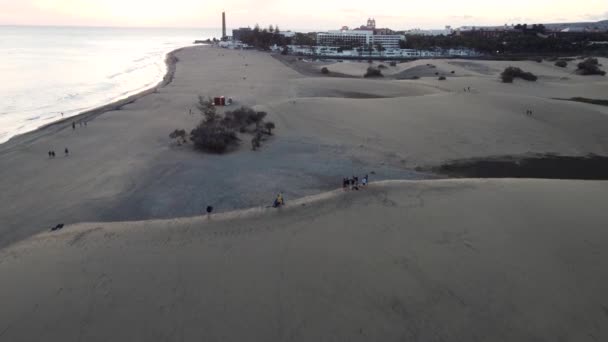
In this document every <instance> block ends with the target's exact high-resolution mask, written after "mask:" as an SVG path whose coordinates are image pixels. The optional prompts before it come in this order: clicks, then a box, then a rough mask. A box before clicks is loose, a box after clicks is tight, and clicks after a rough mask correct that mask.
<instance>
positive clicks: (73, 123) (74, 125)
mask: <svg viewBox="0 0 608 342" xmlns="http://www.w3.org/2000/svg"><path fill="white" fill-rule="evenodd" d="M75 129H76V122H74V121H72V130H75Z"/></svg>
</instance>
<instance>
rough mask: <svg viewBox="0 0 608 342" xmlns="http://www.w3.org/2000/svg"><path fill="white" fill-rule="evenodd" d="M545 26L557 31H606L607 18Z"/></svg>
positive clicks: (607, 29)
mask: <svg viewBox="0 0 608 342" xmlns="http://www.w3.org/2000/svg"><path fill="white" fill-rule="evenodd" d="M544 25H545V27H546V28H547V29H549V30H553V31H557V30H560V31H561V30H566V29H570V30H575V31H579V30H580V31H582V30H601V31H608V20H602V21H597V22H575V23H552V24H544Z"/></svg>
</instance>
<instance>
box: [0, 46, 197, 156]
mask: <svg viewBox="0 0 608 342" xmlns="http://www.w3.org/2000/svg"><path fill="white" fill-rule="evenodd" d="M192 47H193V46H185V47H181V48H178V49H175V50H173V51H170V52H168V53H167V54H166V55H165V65H166V67H167V71H166V73H165V75H164V76H163V79H162V80H161V81H160V82H158V83H157V84H156V85H154V86H152V87H151V88H148V89H144V90H142V91H140V92H138V93H135V94H133V95H130V96H127V97H126V98H123V99H119V100H116V101H114V102H110V103H107V104H104V105H101V106H98V107H96V108H93V109H89V110H86V111H84V112H82V113H78V114H76V115H74V116H70V117H67V118H62V119H60V120H57V121H53V122H50V123H47V124H44V125H42V126H40V127H38V128H36V129H34V130H32V131H29V132H25V133H22V134H18V135H15V136H12V137H11V138H10V139H9V140H7V141H5V142H3V143H0V153H2V152H6V151H7V150H10V148H11V147H16V146H18V145H21V144H24V143H25V144H27V143H31V142H34V141H36V139H38V138H39V137H40V136H43V135H45V134H46V133H47V132H48V133H55V132H57V131H59V130H61V129H63V128H65V127H68V126H69V125H70V123H71V122H73V121H80V120H83V119H93V118H95V117H97V116H99V115H102V114H104V113H107V112H110V111H113V110H120V109H121V108H122V107H124V106H126V105H128V104H131V103H133V102H135V101H137V100H139V99H141V98H142V97H144V96H147V95H150V94H152V93H155V92H156V91H158V89H160V88H164V87H166V86H168V85H169V84H171V82H173V79H174V77H175V70H176V69H177V63H178V62H179V59H178V58H177V57H176V54H177V53H179V52H180V51H183V50H184V49H188V48H192ZM52 128H56V129H52Z"/></svg>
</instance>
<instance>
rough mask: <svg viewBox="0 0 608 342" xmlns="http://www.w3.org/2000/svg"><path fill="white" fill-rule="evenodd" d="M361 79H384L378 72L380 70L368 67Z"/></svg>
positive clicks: (380, 72)
mask: <svg viewBox="0 0 608 342" xmlns="http://www.w3.org/2000/svg"><path fill="white" fill-rule="evenodd" d="M363 77H365V78H370V77H384V75H382V71H380V69H377V68H374V67H371V66H370V67H369V68H367V71H366V72H365V75H363Z"/></svg>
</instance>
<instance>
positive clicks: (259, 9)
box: [0, 0, 608, 30]
mask: <svg viewBox="0 0 608 342" xmlns="http://www.w3.org/2000/svg"><path fill="white" fill-rule="evenodd" d="M222 10H225V11H226V13H227V18H228V27H229V28H235V27H240V26H253V25H255V24H256V23H259V24H260V25H261V26H265V27H266V26H268V25H269V24H273V25H277V24H278V25H279V26H280V28H281V29H282V30H287V29H310V30H313V29H317V30H321V29H339V28H340V27H342V26H344V25H346V26H350V27H356V26H359V25H362V24H364V23H365V22H366V21H367V18H368V17H374V18H375V19H376V24H377V26H378V27H389V28H392V29H409V28H442V27H443V26H445V25H452V26H462V25H478V26H479V25H502V24H505V23H508V24H511V23H538V22H545V23H547V22H566V21H597V20H603V19H608V0H578V1H575V0H500V1H499V0H426V1H422V0H409V1H408V0H382V1H370V0H342V1H335V0H306V1H294V0H291V1H285V0H282V1H281V0H257V1H253V0H223V1H206V0H0V25H83V26H129V27H130V26H138V27H147V26H153V27H208V28H216V27H220V26H221V19H220V18H221V17H220V16H221V12H222Z"/></svg>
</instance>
